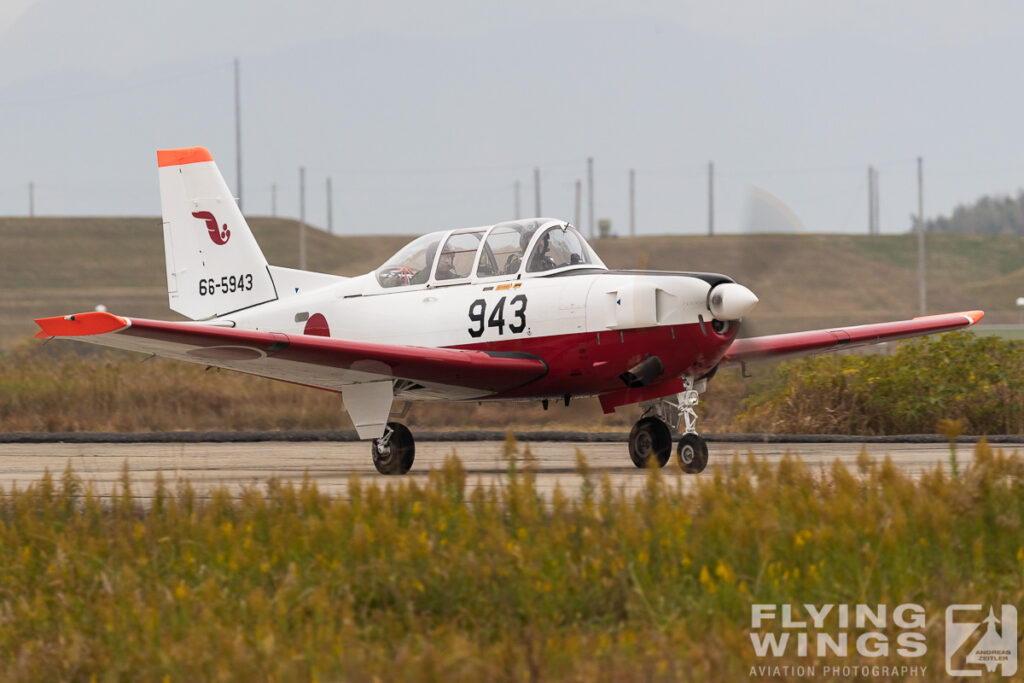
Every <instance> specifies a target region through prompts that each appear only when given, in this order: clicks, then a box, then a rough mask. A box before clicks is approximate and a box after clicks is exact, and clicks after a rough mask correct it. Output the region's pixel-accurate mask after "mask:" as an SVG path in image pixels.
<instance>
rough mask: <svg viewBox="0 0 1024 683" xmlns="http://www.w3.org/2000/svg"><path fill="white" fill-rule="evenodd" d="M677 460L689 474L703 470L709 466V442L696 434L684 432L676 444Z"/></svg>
mask: <svg viewBox="0 0 1024 683" xmlns="http://www.w3.org/2000/svg"><path fill="white" fill-rule="evenodd" d="M676 461H677V462H678V463H679V467H680V468H682V470H683V471H684V472H686V473H687V474H697V473H698V472H703V471H704V468H705V467H707V466H708V443H707V441H705V440H704V439H702V438H700V437H699V436H697V435H696V434H683V436H682V438H681V439H679V445H678V446H676Z"/></svg>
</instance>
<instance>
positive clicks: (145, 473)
mask: <svg viewBox="0 0 1024 683" xmlns="http://www.w3.org/2000/svg"><path fill="white" fill-rule="evenodd" d="M527 446H528V447H529V449H530V453H531V454H532V457H533V459H534V467H535V468H536V471H537V487H538V489H539V490H540V491H541V492H543V493H545V494H550V493H551V492H552V491H553V490H554V488H555V487H556V486H560V487H561V489H562V491H563V492H564V493H565V494H567V495H570V496H572V495H575V494H576V493H578V492H579V491H580V485H581V483H582V477H581V475H580V473H579V470H578V469H577V466H576V453H577V450H579V452H581V453H583V455H584V456H585V458H586V461H587V464H588V466H589V468H590V470H591V472H593V473H594V474H595V475H597V476H598V477H603V476H604V475H605V474H607V475H608V477H609V478H610V480H611V484H612V486H613V487H614V488H615V489H616V490H619V489H620V488H621V489H624V490H625V491H627V492H630V491H635V490H637V489H640V488H642V487H643V486H644V481H645V473H644V472H643V471H641V470H638V469H636V468H635V467H634V466H633V464H632V463H631V462H630V460H629V455H628V452H627V450H626V444H625V443H622V442H618V443H568V442H557V441H546V442H531V443H519V444H518V448H519V450H520V452H522V451H523V450H524V449H525V448H526V447H527ZM995 447H997V448H1003V449H1005V450H1006V451H1007V452H1012V451H1014V450H1020V449H1021V448H1022V447H1021V445H1020V444H1006V445H996V446H995ZM862 449H866V451H867V454H868V456H869V457H871V458H874V459H879V460H880V459H883V458H885V457H887V456H888V457H889V458H890V459H891V460H892V462H893V464H894V465H895V466H896V467H897V468H899V469H900V470H901V471H903V472H904V473H906V474H908V475H910V476H919V475H920V474H921V473H922V472H925V471H930V470H932V469H934V468H935V467H943V468H946V469H947V470H948V468H949V466H950V451H949V445H948V444H946V443H858V442H856V441H854V442H849V443H804V442H801V443H763V442H756V443H755V442H749V443H744V442H739V443H736V442H731V443H720V442H711V443H709V453H710V458H709V465H708V468H707V470H705V471H704V472H703V473H702V474H699V475H689V474H683V473H682V472H681V471H680V469H679V468H678V466H677V465H676V462H675V456H674V455H673V458H672V460H671V461H670V462H669V464H668V465H667V466H666V467H665V468H664V469H663V470H662V472H663V473H664V474H665V475H666V476H668V477H670V478H671V480H672V483H673V485H674V484H675V482H676V481H677V480H678V481H679V482H680V483H681V485H683V486H689V485H692V484H693V483H695V482H696V481H698V480H699V479H700V478H702V477H709V476H712V466H713V465H714V464H728V463H729V462H730V461H731V460H732V458H734V457H739V458H740V460H741V461H744V460H745V459H746V458H747V456H748V453H753V455H754V456H755V457H756V458H764V459H765V461H767V462H769V463H777V462H778V461H779V460H780V459H781V458H782V457H783V456H784V455H785V454H787V453H789V454H791V455H794V456H799V457H800V458H801V459H802V460H803V461H804V462H805V463H807V464H808V465H810V466H811V467H812V468H815V469H818V470H821V471H827V469H828V468H829V467H831V465H832V463H833V462H834V461H836V460H839V461H840V462H842V463H844V464H845V465H846V466H847V467H849V468H850V469H851V470H853V469H854V468H855V467H856V461H857V458H858V456H859V455H860V453H861V450H862ZM973 451H974V448H973V445H972V444H969V443H961V444H958V447H957V459H958V462H959V463H960V465H961V466H967V465H968V464H969V463H970V462H971V461H972V459H973ZM452 454H457V455H458V457H459V459H460V460H461V461H462V464H463V466H464V467H465V469H466V471H467V475H468V483H469V485H470V486H472V485H474V484H477V483H480V484H483V485H485V486H497V487H504V486H506V485H507V482H508V469H509V461H508V459H507V457H506V456H505V444H504V443H502V442H500V441H463V442H450V441H449V442H436V441H423V442H417V444H416V463H415V465H414V467H413V469H412V471H411V472H410V473H409V474H408V475H406V476H405V477H384V476H381V475H379V474H377V471H376V470H375V469H374V467H373V463H372V462H371V459H370V446H369V444H368V443H364V442H354V443H353V442H350V443H332V442H323V441H318V442H253V443H202V442H200V443H0V487H2V489H3V490H4V491H9V490H10V488H11V486H12V485H14V484H17V486H18V488H24V487H25V486H26V485H28V484H31V483H33V482H36V481H38V480H39V479H40V478H41V477H42V476H43V473H44V471H46V470H49V471H50V473H51V474H53V475H54V476H55V477H59V475H60V473H61V472H62V471H63V470H64V469H65V467H66V466H67V465H68V464H69V463H70V465H71V467H72V469H73V470H74V471H75V472H76V473H77V474H78V475H79V476H80V477H82V479H83V480H84V481H87V482H91V483H92V486H93V490H94V493H95V494H97V495H100V496H104V495H108V494H109V493H110V492H111V491H112V490H113V489H114V487H115V486H116V485H117V482H118V481H119V479H120V477H121V473H122V469H123V467H124V465H125V463H127V465H128V468H129V470H130V472H131V479H132V488H133V491H134V493H135V494H137V495H138V496H139V497H140V498H143V499H144V498H146V497H148V496H149V495H150V493H151V491H152V487H153V482H154V480H155V477H156V474H157V472H161V473H162V474H163V477H164V479H165V481H168V482H169V483H171V484H173V482H174V481H175V480H181V479H187V480H188V481H190V482H191V484H192V486H193V487H194V488H195V489H196V491H197V493H199V495H201V496H202V495H205V494H208V492H209V491H210V490H211V489H212V488H216V487H220V486H224V487H226V488H227V489H228V490H230V491H233V492H237V491H239V490H241V489H242V488H244V487H248V486H256V487H261V488H262V487H264V486H265V485H266V483H267V481H268V480H269V479H271V478H274V477H276V478H278V479H280V480H283V481H292V482H295V483H299V482H301V480H302V479H303V477H304V476H308V477H309V478H310V479H311V480H313V481H315V482H316V485H317V487H318V488H319V489H320V491H321V492H324V493H330V494H335V495H346V494H347V491H348V487H349V483H350V480H351V478H352V476H353V475H357V476H358V477H359V479H360V480H361V481H362V482H363V483H364V484H366V483H377V484H381V485H390V484H392V483H394V482H396V481H402V480H409V479H413V480H416V481H417V482H418V483H420V484H422V483H424V482H425V481H426V478H427V477H428V476H429V472H430V470H431V469H437V468H440V467H441V466H442V465H443V463H444V461H445V458H447V457H449V456H451V455H452Z"/></svg>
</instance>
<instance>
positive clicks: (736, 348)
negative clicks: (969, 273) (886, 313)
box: [722, 311, 985, 364]
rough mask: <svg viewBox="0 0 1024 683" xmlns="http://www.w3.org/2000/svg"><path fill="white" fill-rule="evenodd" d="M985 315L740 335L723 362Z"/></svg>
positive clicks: (884, 337) (820, 348) (958, 323)
mask: <svg viewBox="0 0 1024 683" xmlns="http://www.w3.org/2000/svg"><path fill="white" fill-rule="evenodd" d="M984 315H985V313H984V311H964V312H961V313H942V314H940V315H927V316H923V317H920V318H913V319H911V320H897V321H894V322H888V323H872V324H870V325H856V326H854V327H835V328H831V329H826V330H810V331H807V332H790V333H787V334H772V335H768V336H764V337H751V338H749V339H737V340H736V341H734V342H733V343H732V346H730V347H729V350H728V351H726V353H725V356H724V357H723V358H722V364H727V363H750V362H753V361H762V360H779V359H782V358H793V357H796V356H809V355H812V354H816V353H826V352H828V351H839V350H840V349H848V348H852V347H854V346H866V345H868V344H878V343H881V342H887V341H894V340H896V339H906V338H907V337H917V336H920V335H924V334H934V333H936V332H949V331H950V330H958V329H960V328H963V327H970V326H971V325H973V324H974V323H976V322H978V321H979V320H981V318H982V316H984Z"/></svg>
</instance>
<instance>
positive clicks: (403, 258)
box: [377, 233, 441, 287]
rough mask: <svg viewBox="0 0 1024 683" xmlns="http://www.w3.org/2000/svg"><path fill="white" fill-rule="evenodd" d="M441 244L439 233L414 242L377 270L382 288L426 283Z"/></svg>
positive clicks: (378, 280)
mask: <svg viewBox="0 0 1024 683" xmlns="http://www.w3.org/2000/svg"><path fill="white" fill-rule="evenodd" d="M440 243H441V238H440V236H439V235H438V234H437V233H433V234H430V235H424V236H423V237H420V238H418V239H415V240H413V241H412V242H410V243H409V244H407V245H405V246H404V247H402V249H401V250H400V251H399V252H398V253H397V254H395V255H394V256H392V257H391V258H389V259H388V260H387V261H386V262H385V263H384V265H383V266H381V267H380V268H378V269H377V282H379V283H380V286H381V287H404V286H406V285H422V284H424V283H426V281H427V278H428V277H430V267H431V266H432V265H433V264H434V256H435V254H436V253H437V246H438V244H440Z"/></svg>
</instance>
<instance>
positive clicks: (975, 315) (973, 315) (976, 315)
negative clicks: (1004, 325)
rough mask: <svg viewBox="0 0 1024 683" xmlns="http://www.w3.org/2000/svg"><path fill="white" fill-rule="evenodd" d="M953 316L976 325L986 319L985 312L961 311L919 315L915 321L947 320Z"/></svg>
mask: <svg viewBox="0 0 1024 683" xmlns="http://www.w3.org/2000/svg"><path fill="white" fill-rule="evenodd" d="M951 315H962V316H964V317H966V318H968V319H970V321H971V324H972V325H974V324H975V323H977V322H978V321H979V320H981V319H982V318H984V317H985V311H959V312H957V313H937V314H934V315H919V316H917V317H916V318H914V320H928V319H929V318H945V317H947V316H951Z"/></svg>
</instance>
